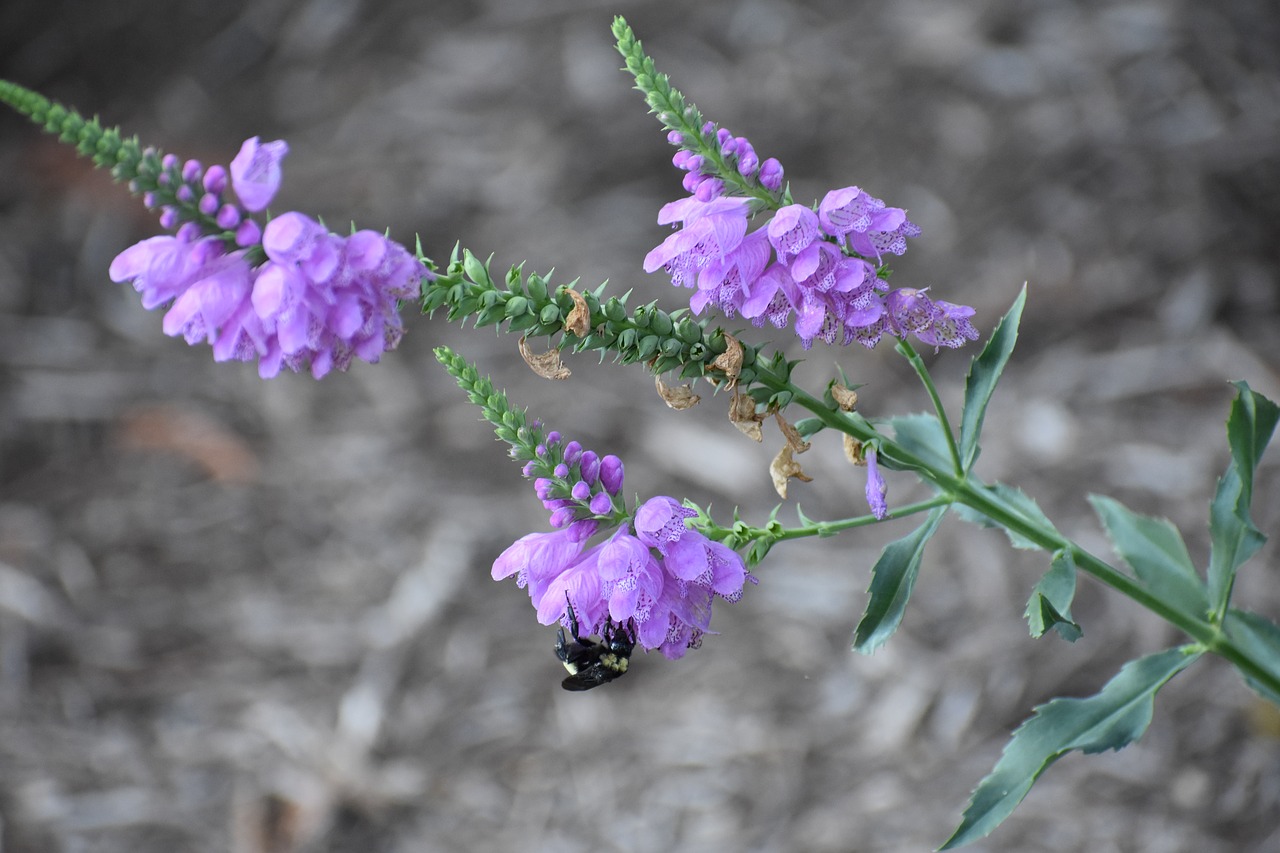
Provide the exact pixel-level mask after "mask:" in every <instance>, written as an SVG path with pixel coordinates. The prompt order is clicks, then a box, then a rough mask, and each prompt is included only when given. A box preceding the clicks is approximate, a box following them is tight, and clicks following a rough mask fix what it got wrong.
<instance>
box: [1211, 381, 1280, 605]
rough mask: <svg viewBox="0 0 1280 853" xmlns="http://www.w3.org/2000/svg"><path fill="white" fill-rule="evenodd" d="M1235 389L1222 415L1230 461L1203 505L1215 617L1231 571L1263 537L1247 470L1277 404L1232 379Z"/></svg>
mask: <svg viewBox="0 0 1280 853" xmlns="http://www.w3.org/2000/svg"><path fill="white" fill-rule="evenodd" d="M1236 389H1237V394H1236V398H1235V400H1233V401H1232V403H1231V414H1230V415H1228V417H1227V444H1228V445H1230V447H1231V463H1230V464H1229V465H1228V466H1227V470H1226V473H1225V474H1223V475H1222V478H1221V479H1219V480H1218V490H1217V492H1216V493H1215V495H1214V498H1213V502H1212V503H1211V504H1210V505H1209V535H1210V540H1211V548H1210V552H1209V597H1210V600H1211V601H1212V605H1213V612H1214V614H1215V615H1216V616H1217V617H1218V618H1221V615H1222V613H1223V612H1224V611H1225V609H1226V607H1227V602H1228V601H1230V599H1231V587H1232V585H1233V584H1234V582H1235V576H1236V571H1237V570H1238V569H1239V568H1240V566H1241V565H1243V564H1244V562H1245V561H1246V560H1248V559H1249V558H1250V557H1252V556H1253V555H1254V554H1256V553H1257V552H1258V549H1259V548H1261V547H1262V544H1263V543H1264V542H1266V537H1265V536H1263V535H1262V532H1261V531H1259V530H1258V528H1257V527H1255V526H1254V524H1253V519H1252V518H1251V517H1250V515H1249V507H1250V506H1251V505H1252V503H1253V472H1254V469H1256V468H1257V466H1258V460H1259V459H1260V458H1261V457H1262V452H1263V451H1264V450H1265V449H1266V446H1267V442H1269V441H1270V440H1271V435H1272V433H1273V432H1274V431H1275V428H1276V422H1277V419H1280V408H1277V406H1276V404H1275V403H1273V402H1271V401H1270V400H1268V399H1267V398H1266V397H1264V396H1262V395H1261V394H1256V393H1254V392H1253V391H1252V390H1251V389H1250V388H1249V386H1248V384H1247V383H1244V382H1237V383H1236Z"/></svg>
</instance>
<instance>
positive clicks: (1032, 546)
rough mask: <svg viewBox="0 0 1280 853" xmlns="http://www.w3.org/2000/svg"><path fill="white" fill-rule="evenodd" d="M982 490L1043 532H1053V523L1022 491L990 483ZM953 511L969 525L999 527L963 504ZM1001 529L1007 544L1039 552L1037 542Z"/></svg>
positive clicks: (1039, 548)
mask: <svg viewBox="0 0 1280 853" xmlns="http://www.w3.org/2000/svg"><path fill="white" fill-rule="evenodd" d="M984 490H985V491H986V492H988V493H990V494H992V495H994V496H995V497H997V498H999V499H1000V500H1001V501H1002V502H1004V503H1006V504H1008V505H1010V506H1011V507H1012V508H1013V509H1015V510H1017V512H1018V513H1020V514H1021V515H1022V516H1023V517H1024V518H1026V519H1027V521H1030V522H1033V523H1034V524H1035V525H1036V526H1038V527H1040V528H1042V529H1044V530H1054V527H1053V522H1051V521H1049V516H1047V515H1045V514H1044V511H1043V510H1041V509H1040V505H1039V504H1037V503H1036V502H1035V500H1033V499H1032V498H1031V496H1030V495H1028V494H1027V493H1026V492H1024V491H1022V489H1018V488H1015V487H1013V486H1009V485H1006V484H1004V483H992V484H991V485H989V486H985V487H984ZM953 509H954V511H955V513H956V515H958V516H960V518H962V519H964V520H965V521H967V522H969V523H970V524H976V525H978V526H979V527H988V528H989V527H1001V525H999V524H998V523H996V522H995V521H992V520H991V519H990V518H987V517H986V516H985V515H983V514H982V513H980V512H978V511H977V510H976V509H972V508H971V507H967V506H965V505H964V504H955V505H954V507H953ZM1001 529H1002V530H1004V533H1005V535H1006V536H1008V537H1009V544H1010V545H1012V546H1013V547H1015V548H1019V549H1021V550H1023V551H1039V550H1041V549H1042V547H1043V546H1041V545H1040V544H1039V543H1038V542H1032V541H1031V540H1030V539H1028V538H1027V537H1025V536H1023V535H1022V534H1021V533H1017V532H1015V531H1012V530H1009V529H1008V528H1004V527H1001ZM1055 532H1056V531H1055Z"/></svg>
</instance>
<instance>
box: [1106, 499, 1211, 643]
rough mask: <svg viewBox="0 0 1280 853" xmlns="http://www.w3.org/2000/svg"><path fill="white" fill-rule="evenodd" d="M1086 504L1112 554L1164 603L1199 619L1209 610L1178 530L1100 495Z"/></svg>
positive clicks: (1193, 565) (1204, 593) (1169, 524)
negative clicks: (1107, 539) (1125, 564)
mask: <svg viewBox="0 0 1280 853" xmlns="http://www.w3.org/2000/svg"><path fill="white" fill-rule="evenodd" d="M1089 502H1090V503H1091V504H1093V509H1094V512H1096V513H1097V514H1098V518H1099V519H1100V520H1101V521H1102V526H1103V527H1104V528H1106V531H1107V536H1108V538H1110V540H1111V544H1112V545H1113V546H1114V547H1115V549H1116V552H1117V553H1118V554H1119V555H1120V556H1121V557H1123V558H1124V561H1125V562H1126V563H1128V564H1129V565H1130V566H1132V567H1133V570H1134V572H1136V573H1137V575H1138V578H1139V579H1140V580H1141V581H1142V582H1143V583H1145V584H1146V586H1147V587H1148V588H1149V589H1150V590H1151V591H1152V592H1153V593H1155V594H1156V595H1158V596H1159V597H1160V598H1162V599H1164V601H1165V602H1166V603H1168V604H1170V605H1172V606H1173V607H1176V608H1177V609H1178V610H1181V611H1182V612H1183V613H1186V614H1189V615H1191V616H1194V617H1195V618H1197V619H1203V618H1204V615H1205V613H1206V612H1208V609H1209V594H1208V590H1207V589H1206V588H1205V585H1204V583H1203V582H1202V581H1201V580H1200V575H1199V573H1198V572H1197V571H1196V567H1195V564H1194V563H1192V562H1191V555H1190V554H1188V553H1187V546H1186V545H1185V544H1184V543H1183V541H1182V534H1180V533H1179V532H1178V528H1176V527H1174V526H1173V524H1172V523H1171V522H1169V521H1168V520H1167V519H1163V518H1151V517H1150V516H1145V515H1139V514H1138V513H1136V512H1133V511H1132V510H1130V509H1128V508H1126V507H1125V506H1124V505H1123V504H1121V503H1120V502H1119V501H1117V500H1114V499H1112V498H1108V497H1104V496H1102V495H1090V496H1089Z"/></svg>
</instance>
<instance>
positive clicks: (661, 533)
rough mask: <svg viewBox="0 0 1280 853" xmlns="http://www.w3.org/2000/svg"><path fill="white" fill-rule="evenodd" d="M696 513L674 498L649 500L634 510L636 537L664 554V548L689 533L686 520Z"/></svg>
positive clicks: (694, 516)
mask: <svg viewBox="0 0 1280 853" xmlns="http://www.w3.org/2000/svg"><path fill="white" fill-rule="evenodd" d="M697 515H698V513H697V511H695V510H692V509H689V508H688V507H685V506H682V505H681V504H680V503H679V502H678V501H676V499H675V498H669V497H665V496H659V497H656V498H650V499H649V500H647V501H645V502H644V503H643V504H641V505H640V506H639V507H638V508H637V509H636V515H635V521H634V525H635V529H636V536H637V537H639V538H640V541H641V542H644V544H646V545H649V546H651V547H654V548H657V549H658V550H659V551H660V552H662V553H663V554H666V550H665V549H666V548H667V547H668V546H669V545H670V544H671V543H673V542H678V541H679V540H680V538H681V537H682V536H684V535H685V534H686V533H688V532H689V527H688V526H687V525H686V524H685V523H684V522H685V519H686V518H696V517H697Z"/></svg>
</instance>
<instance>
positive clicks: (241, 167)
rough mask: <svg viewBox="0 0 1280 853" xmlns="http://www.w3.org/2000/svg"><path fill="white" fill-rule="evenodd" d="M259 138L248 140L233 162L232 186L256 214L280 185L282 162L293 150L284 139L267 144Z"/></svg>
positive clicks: (242, 200) (243, 202)
mask: <svg viewBox="0 0 1280 853" xmlns="http://www.w3.org/2000/svg"><path fill="white" fill-rule="evenodd" d="M258 139H259V138H258V137H256V136H255V137H253V138H252V139H246V140H245V142H244V144H243V145H242V146H240V153H239V154H237V155H236V156H235V159H234V160H232V161H231V170H230V171H231V186H232V187H233V188H234V189H235V191H236V195H237V196H239V198H240V203H241V204H243V205H244V207H245V209H246V210H248V211H251V212H253V213H257V212H258V211H260V210H262V209H264V208H265V207H266V206H267V205H268V204H270V203H271V199H273V198H274V197H275V194H276V190H278V189H279V188H280V180H281V171H280V161H281V160H283V159H284V157H285V155H286V154H288V153H289V145H288V143H286V142H285V141H284V140H283V139H277V140H276V141H275V142H267V143H265V144H263V143H260V142H259V141H258Z"/></svg>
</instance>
